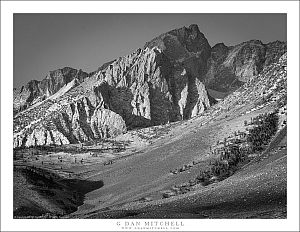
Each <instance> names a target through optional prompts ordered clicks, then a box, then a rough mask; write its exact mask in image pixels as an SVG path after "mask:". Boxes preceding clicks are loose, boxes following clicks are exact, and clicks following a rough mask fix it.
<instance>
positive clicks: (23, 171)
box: [13, 166, 104, 218]
mask: <svg viewBox="0 0 300 232" xmlns="http://www.w3.org/2000/svg"><path fill="white" fill-rule="evenodd" d="M14 175H16V176H17V175H19V176H22V177H24V178H25V180H26V182H25V183H24V184H23V186H21V187H20V186H16V185H14V213H13V214H14V218H22V217H33V218H34V217H39V216H42V215H45V214H47V213H48V214H49V213H50V214H52V215H56V216H62V215H65V214H70V213H72V212H75V211H76V210H77V208H78V207H79V206H81V205H83V202H84V196H85V194H87V193H89V192H91V191H94V190H96V189H99V188H101V187H103V186H104V183H103V181H102V180H100V181H89V180H81V179H75V178H74V179H67V178H63V177H61V176H59V175H57V174H56V173H53V172H50V171H48V170H45V169H42V168H35V167H28V166H27V167H25V168H24V167H15V168H14ZM18 183H20V182H18ZM36 196H38V198H39V200H38V201H36V199H37V198H36ZM20 198H22V199H20Z"/></svg>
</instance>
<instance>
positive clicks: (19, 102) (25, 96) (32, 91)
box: [14, 67, 88, 114]
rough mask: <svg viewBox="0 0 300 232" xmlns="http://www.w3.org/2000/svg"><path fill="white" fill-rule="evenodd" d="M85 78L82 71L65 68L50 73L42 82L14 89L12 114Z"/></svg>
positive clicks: (34, 81) (30, 83)
mask: <svg viewBox="0 0 300 232" xmlns="http://www.w3.org/2000/svg"><path fill="white" fill-rule="evenodd" d="M87 77H88V74H87V73H86V72H83V71H82V70H77V69H73V68H70V67H65V68H63V69H58V70H55V71H50V72H49V73H48V74H47V75H46V77H45V78H44V79H43V80H42V81H36V80H32V81H30V82H28V83H27V84H26V85H25V86H22V87H21V88H18V89H14V114H16V113H18V112H20V111H22V110H25V109H26V108H28V107H29V106H30V105H34V104H36V103H38V102H41V101H43V100H45V99H46V98H48V97H50V96H51V95H53V94H55V93H56V92H58V91H59V90H60V89H61V88H62V87H64V86H65V85H67V84H68V83H70V82H71V81H73V82H74V85H76V84H78V83H81V82H83V81H84V80H85V78H87Z"/></svg>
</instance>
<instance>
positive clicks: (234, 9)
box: [1, 1, 299, 231]
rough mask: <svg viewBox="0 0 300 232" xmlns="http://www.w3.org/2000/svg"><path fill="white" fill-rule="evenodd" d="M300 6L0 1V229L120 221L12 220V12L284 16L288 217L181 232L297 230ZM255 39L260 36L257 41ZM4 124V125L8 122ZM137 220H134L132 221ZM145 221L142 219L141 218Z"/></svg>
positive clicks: (216, 223) (197, 224) (108, 227)
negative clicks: (285, 18)
mask: <svg viewBox="0 0 300 232" xmlns="http://www.w3.org/2000/svg"><path fill="white" fill-rule="evenodd" d="M298 9H299V2H297V1H294V2H291V1H282V2H279V1H273V2H270V1H268V2H261V1H254V2H239V1H234V2H224V1H220V2H197V1H191V2H187V1H185V2H179V1H177V2H170V1H167V2H137V1H134V2H124V1H120V2H95V1H92V2H70V1H66V2H60V1H55V2H38V1H31V2H25V1H19V2H8V1H4V2H3V1H2V2H1V68H2V69H1V126H2V127H1V161H2V162H1V224H2V225H1V229H2V230H6V231H9V230H14V231H16V230H19V231H43V230H48V231H49V230H52V231H53V230H59V231H63V230H68V231H86V230H89V231H93V230H96V231H100V230H105V231H117V230H118V228H119V227H117V225H116V222H117V221H120V220H104V219H101V220H93V219H91V220H83V219H80V220H76V219H67V220H49V219H48V220H29V219H28V220H24V219H23V220H22V219H21V220H17V219H12V218H13V209H12V208H13V207H12V205H13V194H12V192H13V189H12V188H13V187H12V180H13V176H12V175H13V173H12V167H13V164H12V160H13V159H12V150H13V149H12V141H13V136H12V133H11V132H12V131H13V127H12V118H13V112H12V105H13V96H12V88H13V13H108V12H111V13H113V12H114V13H288V17H287V21H288V27H287V33H288V36H287V38H288V42H287V44H288V46H287V47H288V122H289V123H288V127H289V129H288V153H289V154H288V219H286V220H276V219H274V220H270V219H269V220H264V219H259V220H256V219H251V220H237V219H235V220H232V219H229V220H217V219H215V220H195V219H193V220H190V219H186V220H180V221H184V224H185V226H184V227H182V228H180V231H181V230H185V231H197V230H198V231H199V230H205V231H212V230H214V231H215V230H221V231H227V230H229V231H235V230H236V231H241V230H252V231H253V230H259V231H264V230H268V231H291V230H298V229H299V224H298V223H299V131H298V128H299V114H298V113H299V95H298V94H299V72H298V71H299V54H298V51H299V13H298ZM258 39H259V38H258ZM8 122H9V123H8ZM134 221H137V220H134ZM143 221H147V220H143Z"/></svg>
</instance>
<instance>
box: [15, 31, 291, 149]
mask: <svg viewBox="0 0 300 232" xmlns="http://www.w3.org/2000/svg"><path fill="white" fill-rule="evenodd" d="M285 50H286V44H285V43H282V42H278V41H276V42H274V43H269V44H262V43H261V42H260V41H258V40H251V41H248V42H244V43H241V44H239V45H236V46H231V47H228V46H226V45H224V44H223V43H220V44H217V45H215V46H214V47H212V48H211V46H210V45H209V43H208V41H207V39H206V38H205V36H204V35H203V34H202V33H201V32H200V31H199V28H198V26H197V25H191V26H189V27H183V28H180V29H175V30H172V31H170V32H167V33H164V34H162V35H160V36H158V37H156V38H154V39H153V40H151V41H149V42H147V43H146V44H145V46H144V47H143V48H142V49H137V50H136V51H134V52H132V53H131V54H129V55H127V56H123V57H119V58H117V59H115V60H113V61H110V62H107V63H105V64H103V65H102V66H101V67H99V68H98V69H97V70H96V71H94V72H92V73H89V74H88V73H85V72H83V71H81V70H76V69H72V68H63V69H59V70H56V71H53V72H50V73H49V74H48V75H47V76H46V77H45V78H44V79H43V80H42V81H31V82H29V83H28V84H27V85H26V86H24V87H22V88H20V89H14V115H15V116H14V147H29V146H36V145H51V144H54V145H62V144H69V143H78V142H84V141H91V140H94V139H102V138H111V137H115V136H117V135H118V134H121V133H125V132H126V131H127V130H130V129H133V128H141V127H149V126H153V125H161V124H165V123H168V122H172V121H178V120H184V119H189V118H191V117H195V116H197V115H199V114H201V113H202V112H204V111H205V110H206V109H207V108H209V107H210V106H211V105H212V104H214V103H215V102H216V101H215V99H214V98H213V97H212V96H211V95H210V94H209V93H208V89H212V90H215V91H223V92H232V91H234V90H235V89H237V88H238V87H239V86H241V85H242V84H243V83H244V82H247V81H248V80H249V79H251V78H252V77H253V76H256V75H257V74H259V73H260V72H262V70H263V69H264V68H265V67H266V66H267V65H269V64H272V63H273V62H274V61H275V60H278V59H279V57H280V56H281V55H282V54H283V53H284V51H285Z"/></svg>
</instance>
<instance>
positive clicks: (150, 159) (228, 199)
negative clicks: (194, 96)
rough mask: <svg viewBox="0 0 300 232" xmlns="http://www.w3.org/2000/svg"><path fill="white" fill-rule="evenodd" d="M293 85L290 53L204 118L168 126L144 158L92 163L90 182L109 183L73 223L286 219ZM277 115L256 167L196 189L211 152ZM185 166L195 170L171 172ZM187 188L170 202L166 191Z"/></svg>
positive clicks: (254, 163)
mask: <svg viewBox="0 0 300 232" xmlns="http://www.w3.org/2000/svg"><path fill="white" fill-rule="evenodd" d="M286 84H287V72H286V54H284V55H283V56H282V57H281V58H280V59H279V61H278V62H276V63H274V64H271V65H269V66H267V67H265V68H264V69H263V71H262V72H261V73H260V74H259V75H257V76H254V77H253V78H251V79H250V80H248V81H247V82H246V83H245V85H244V86H243V87H241V88H239V89H238V90H237V91H235V92H234V93H233V94H231V95H229V96H227V97H226V98H225V99H224V100H223V101H221V102H219V103H218V104H216V105H214V106H212V107H210V109H208V110H207V111H206V112H204V113H202V114H201V115H200V116H197V117H195V118H193V119H190V120H188V121H183V122H181V123H176V124H172V125H169V126H168V127H171V128H170V129H169V131H168V133H167V134H165V135H164V136H163V137H161V138H160V139H159V140H154V142H153V143H152V145H150V146H148V147H145V148H144V149H142V150H140V151H139V152H138V154H137V155H134V156H131V157H129V158H128V157H126V158H124V159H123V160H122V159H119V160H117V161H116V163H114V164H113V165H111V166H109V167H104V168H103V167H101V168H94V166H93V165H91V169H90V170H92V171H91V172H86V173H84V174H83V175H84V178H87V179H89V180H93V181H97V180H100V179H101V180H103V182H104V183H105V185H104V186H103V187H102V188H101V189H97V190H95V191H93V192H91V193H89V194H87V195H86V200H85V202H84V205H83V206H81V207H79V209H78V210H77V212H74V213H73V214H72V215H70V217H74V218H143V217H144V218H172V217H174V218H182V217H187V218H191V217H195V218H205V217H211V218H249V217H250V218H251V217H254V218H261V217H262V218H274V217H279V218H285V217H286V148H285V146H286V97H287V92H286ZM277 109H279V122H278V131H277V134H276V136H275V137H274V139H273V141H272V142H271V143H270V145H269V146H267V147H266V148H267V149H266V150H265V152H262V153H259V154H251V155H255V156H253V157H256V158H254V160H252V162H251V163H249V164H248V165H245V166H244V167H241V169H240V171H238V172H236V173H235V174H234V175H232V176H230V177H229V178H227V179H225V180H223V181H220V182H217V183H214V184H211V185H208V186H202V185H192V182H191V180H193V179H194V178H195V177H196V176H197V175H198V174H199V171H200V169H201V168H203V167H205V166H206V165H209V163H210V161H211V159H213V158H215V156H216V155H215V154H214V153H212V152H210V147H211V146H214V145H215V144H218V142H219V141H223V140H224V138H229V137H230V136H232V135H233V134H234V132H236V131H238V130H240V131H244V132H246V131H247V130H246V126H245V125H244V121H250V120H251V119H252V118H254V117H256V116H258V115H260V114H264V113H267V112H272V111H275V110H277ZM129 133H130V132H129ZM143 136H146V133H144V134H143ZM183 164H186V165H187V166H190V168H189V169H188V170H185V171H181V172H179V173H177V174H172V173H171V172H170V170H174V169H178V168H179V167H182V166H183ZM92 167H93V168H92ZM112 175H113V178H111V177H112ZM183 185H184V186H188V187H189V188H190V191H189V192H188V193H186V194H181V195H177V196H176V195H175V196H173V197H170V198H168V199H164V197H163V193H165V192H166V191H167V190H170V189H174V187H175V186H183ZM175 189H176V188H175Z"/></svg>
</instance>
